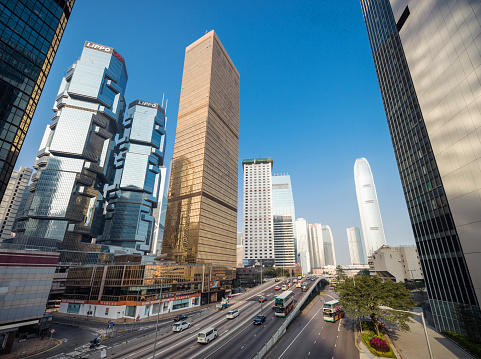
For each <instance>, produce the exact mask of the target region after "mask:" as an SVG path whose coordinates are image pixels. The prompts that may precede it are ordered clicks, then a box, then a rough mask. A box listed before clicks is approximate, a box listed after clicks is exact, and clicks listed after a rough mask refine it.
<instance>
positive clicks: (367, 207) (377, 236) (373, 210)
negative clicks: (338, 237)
mask: <svg viewBox="0 0 481 359" xmlns="http://www.w3.org/2000/svg"><path fill="white" fill-rule="evenodd" d="M354 182H355V183H356V194H357V203H358V205H359V214H360V216H361V224H362V234H363V236H364V242H365V244H366V255H367V256H368V257H369V256H370V255H372V253H374V251H375V250H376V249H378V248H379V247H381V246H382V245H384V244H386V237H385V236H384V228H383V226H382V220H381V211H380V210H379V203H378V200H377V193H376V186H375V185H374V178H373V177H372V172H371V166H369V162H367V160H366V159H365V158H364V157H363V158H358V159H357V160H356V163H355V164H354Z"/></svg>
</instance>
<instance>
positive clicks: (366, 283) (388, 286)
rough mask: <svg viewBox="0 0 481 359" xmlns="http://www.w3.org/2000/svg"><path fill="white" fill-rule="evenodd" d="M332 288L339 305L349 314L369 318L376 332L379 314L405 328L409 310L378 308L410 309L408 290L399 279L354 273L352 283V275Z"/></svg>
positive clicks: (407, 326) (411, 305)
mask: <svg viewBox="0 0 481 359" xmlns="http://www.w3.org/2000/svg"><path fill="white" fill-rule="evenodd" d="M336 291H337V292H338V294H339V302H340V304H341V306H342V307H343V309H344V310H345V311H346V312H347V313H348V314H349V315H350V316H352V317H366V318H371V321H372V323H373V324H374V327H375V328H376V332H377V335H378V336H379V319H380V318H383V319H384V320H387V321H389V322H391V323H394V324H396V325H397V326H398V328H399V329H400V330H402V331H409V325H408V324H407V322H408V320H409V318H411V317H412V314H409V313H403V312H396V311H393V310H386V309H380V308H379V306H386V307H390V308H392V309H397V310H410V309H411V307H413V306H414V301H413V300H411V299H410V298H409V296H410V295H411V292H410V291H409V290H407V289H406V288H405V287H404V285H403V284H402V283H394V282H392V281H390V280H387V281H385V282H383V281H382V280H381V278H379V277H368V276H366V275H362V276H356V279H355V283H354V280H353V278H346V279H345V280H344V282H343V283H339V284H338V285H337V286H336Z"/></svg>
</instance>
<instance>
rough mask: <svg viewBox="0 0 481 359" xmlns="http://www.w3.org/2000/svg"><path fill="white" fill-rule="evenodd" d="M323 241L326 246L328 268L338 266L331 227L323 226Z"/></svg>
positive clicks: (325, 254) (325, 255) (325, 253)
mask: <svg viewBox="0 0 481 359" xmlns="http://www.w3.org/2000/svg"><path fill="white" fill-rule="evenodd" d="M322 241H323V244H324V261H325V263H326V266H336V251H335V250H334V238H333V237H332V231H331V227H329V226H322Z"/></svg>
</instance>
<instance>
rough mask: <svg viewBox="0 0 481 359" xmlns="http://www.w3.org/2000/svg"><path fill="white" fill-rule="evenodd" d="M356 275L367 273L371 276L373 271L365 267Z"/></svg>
mask: <svg viewBox="0 0 481 359" xmlns="http://www.w3.org/2000/svg"><path fill="white" fill-rule="evenodd" d="M356 275H367V276H371V273H370V272H369V269H367V268H364V269H362V270H360V271H359V273H357V274H356Z"/></svg>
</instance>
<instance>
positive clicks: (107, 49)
mask: <svg viewBox="0 0 481 359" xmlns="http://www.w3.org/2000/svg"><path fill="white" fill-rule="evenodd" d="M84 47H88V48H89V49H92V50H97V51H100V52H105V53H107V54H112V53H113V52H114V49H113V48H111V47H108V46H104V45H99V44H96V43H94V42H90V41H85V45H84Z"/></svg>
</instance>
